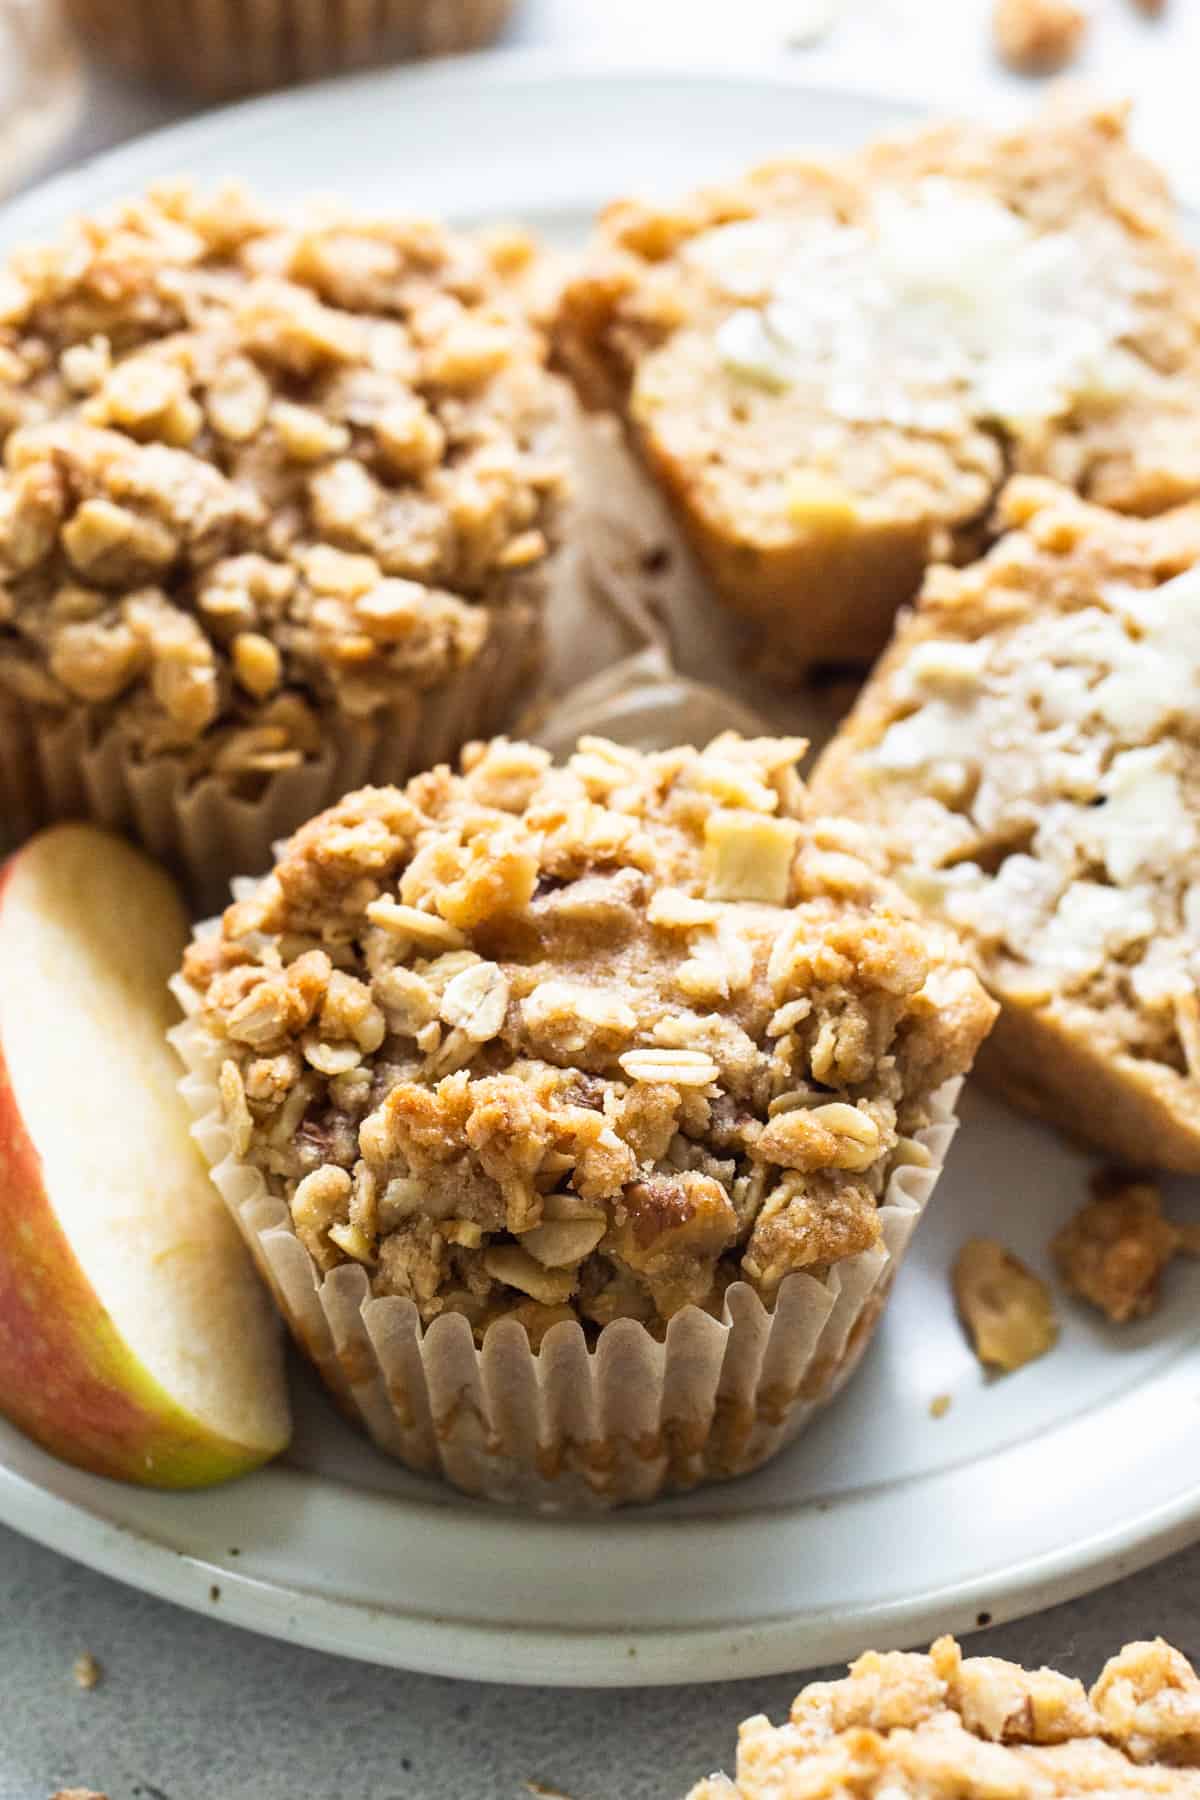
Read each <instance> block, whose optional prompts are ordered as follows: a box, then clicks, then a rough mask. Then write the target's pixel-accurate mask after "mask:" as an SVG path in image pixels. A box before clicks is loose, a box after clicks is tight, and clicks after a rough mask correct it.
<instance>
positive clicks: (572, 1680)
mask: <svg viewBox="0 0 1200 1800" xmlns="http://www.w3.org/2000/svg"><path fill="white" fill-rule="evenodd" d="M629 81H636V82H638V83H640V84H658V85H661V86H663V87H672V86H673V87H679V86H681V85H687V86H694V85H696V84H699V83H712V82H714V81H716V82H719V83H720V84H721V85H726V86H729V87H731V88H734V87H739V86H740V87H742V88H754V87H763V86H767V87H770V88H771V89H772V90H777V91H778V90H783V91H786V92H793V93H796V94H797V95H803V94H805V93H808V94H813V95H816V96H819V97H820V98H821V100H822V101H823V102H824V103H825V104H829V103H830V102H831V101H836V99H837V98H838V97H839V96H844V97H845V98H847V99H851V100H853V101H854V102H856V103H858V104H863V103H866V104H871V103H874V104H876V105H877V106H878V108H879V109H880V111H881V113H885V112H886V113H887V114H888V115H890V116H891V117H892V118H899V117H900V116H902V115H905V116H907V117H908V118H910V119H912V120H914V121H915V120H917V119H919V118H921V117H923V116H925V117H929V116H936V114H937V111H938V109H937V107H936V105H934V104H933V103H930V102H928V101H923V100H921V99H919V98H918V97H916V96H914V95H912V94H909V93H903V92H900V93H894V94H883V93H880V92H879V91H878V89H877V88H874V87H873V86H871V85H870V84H867V83H864V84H862V85H859V84H857V83H855V82H854V81H853V80H847V79H842V78H839V79H838V80H837V81H822V80H820V79H813V78H811V77H810V76H806V74H805V71H804V70H803V68H801V67H791V66H789V65H787V64H786V63H781V62H774V61H771V62H768V61H766V60H764V59H762V58H759V57H750V58H742V59H737V60H734V61H732V62H730V61H728V60H721V61H715V60H712V59H708V58H700V57H696V58H690V59H685V60H681V61H679V62H675V61H674V60H672V61H670V62H665V61H662V60H661V59H655V60H651V61H649V62H639V61H637V60H634V59H632V58H630V57H628V56H624V55H620V54H612V53H608V52H596V51H593V50H590V49H585V50H582V51H577V52H562V51H555V50H542V49H536V48H535V49H528V48H515V49H505V50H498V51H489V52H484V53H480V54H476V55H472V56H465V57H459V58H451V59H444V60H441V61H435V62H431V63H427V64H421V65H416V66H411V67H393V68H390V69H385V70H378V71H372V72H368V73H366V74H352V75H346V76H341V77H338V78H336V79H334V80H331V81H325V82H320V83H314V84H311V85H308V86H305V87H301V88H296V89H289V90H284V91H282V92H279V93H275V94H270V95H267V96H261V97H258V98H252V99H249V100H245V101H241V102H239V103H237V104H235V105H233V106H227V107H222V108H217V109H214V110H211V111H207V112H204V113H201V114H199V115H198V116H196V117H194V118H191V119H187V120H185V121H182V122H177V123H174V124H169V125H167V126H164V127H159V128H157V129H155V130H153V131H150V132H146V133H143V134H141V135H139V136H137V137H135V138H133V139H130V140H129V141H127V142H126V143H123V144H120V145H118V146H116V147H114V148H110V149H108V150H105V151H102V152H100V153H99V154H97V155H94V156H90V157H87V158H85V159H83V160H82V161H81V162H79V163H77V164H75V165H74V166H73V167H72V168H70V169H67V170H63V171H61V172H60V173H58V174H56V175H54V176H51V177H50V178H48V179H46V180H43V181H41V182H37V183H35V184H34V185H32V186H31V187H29V188H27V189H25V190H24V191H22V192H21V193H19V194H17V195H15V196H12V197H10V198H8V199H6V200H5V201H4V203H3V204H2V205H0V239H2V240H3V242H4V243H5V244H6V245H7V244H9V243H11V242H12V241H13V240H14V238H19V237H20V236H22V235H23V234H24V233H25V231H26V229H31V230H36V229H37V228H38V215H39V213H48V214H50V215H51V216H52V217H59V216H61V215H63V214H66V213H70V212H71V211H73V210H74V209H75V208H76V207H77V206H79V205H86V204H89V202H88V199H87V190H88V189H89V188H90V187H94V186H102V187H106V188H108V189H109V190H110V191H111V190H112V189H113V188H116V187H119V186H121V185H126V184H127V185H129V186H130V187H131V188H136V187H139V186H142V185H144V183H145V181H146V179H147V170H146V163H147V160H148V159H154V158H157V159H158V160H159V162H160V163H161V164H162V165H163V166H164V167H178V166H180V165H181V164H185V163H186V161H187V158H188V155H189V154H190V153H191V152H192V150H193V148H194V149H195V150H196V151H200V152H204V153H207V150H208V147H209V146H210V145H211V143H212V140H213V137H214V135H219V134H223V133H226V132H228V133H229V136H230V138H231V139H232V140H233V143H232V148H233V150H234V151H236V148H237V141H236V140H237V139H238V137H239V136H240V135H241V134H242V133H244V132H245V130H246V129H247V127H248V126H250V127H253V128H261V129H262V130H263V132H264V134H268V133H273V132H276V131H278V130H279V129H281V128H282V129H287V128H288V125H289V122H290V121H294V120H298V121H303V120H304V118H305V116H306V115H308V114H309V113H313V112H316V113H319V112H320V110H321V109H322V108H323V107H324V106H326V105H328V104H330V98H331V96H332V97H333V103H334V104H339V103H340V104H342V105H345V104H346V99H345V96H348V95H357V94H362V95H364V96H366V97H370V96H372V95H374V94H376V93H386V92H388V91H389V90H391V91H393V92H394V91H396V90H398V89H403V90H406V91H409V92H412V91H417V92H425V93H433V94H436V93H437V92H438V91H439V89H442V88H445V87H450V88H462V87H463V86H466V87H468V88H469V87H470V86H471V85H472V84H475V83H479V82H483V83H486V84H487V85H489V86H495V85H497V84H501V85H509V86H512V85H517V86H519V85H521V84H523V83H532V84H535V85H539V86H540V85H543V84H546V83H550V82H557V83H562V82H583V83H603V84H613V85H620V84H621V83H627V82H629ZM339 97H340V98H339ZM976 101H978V102H979V103H980V104H981V105H982V107H983V108H984V109H989V107H990V102H989V100H988V99H987V98H983V99H982V100H981V99H980V96H978V95H975V96H973V103H975V102H976ZM91 203H92V204H94V203H95V202H94V201H93V202H91ZM0 1423H2V1422H0ZM9 1429H10V1428H9V1427H7V1425H5V1426H4V1430H5V1431H8V1430H9ZM996 1454H1001V1452H999V1451H998V1452H997V1453H996ZM3 1458H4V1446H3V1441H2V1439H0V1520H2V1521H3V1522H4V1523H5V1524H7V1525H10V1526H11V1527H13V1528H14V1529H15V1530H17V1531H19V1532H21V1533H22V1534H23V1535H25V1536H27V1537H29V1538H31V1539H33V1540H35V1541H36V1542H38V1543H41V1544H44V1545H46V1546H47V1547H48V1548H50V1549H52V1550H55V1551H58V1552H60V1553H61V1554H63V1555H66V1556H68V1557H69V1558H71V1559H72V1560H74V1561H76V1562H79V1563H82V1564H84V1565H85V1566H87V1567H89V1568H92V1569H94V1570H97V1571H99V1572H100V1573H102V1574H105V1575H108V1576H112V1577H114V1578H116V1579H117V1580H119V1581H122V1582H124V1583H125V1584H127V1585H129V1586H131V1587H133V1588H136V1589H140V1590H142V1591H145V1592H149V1593H152V1594H154V1595H156V1596H158V1597H159V1598H162V1599H165V1600H169V1601H172V1602H174V1603H176V1604H179V1605H182V1606H184V1607H187V1608H189V1609H190V1610H192V1611H195V1612H198V1613H201V1614H205V1615H207V1616H209V1617H217V1618H221V1619H224V1620H225V1621H226V1622H228V1623H232V1624H236V1625H238V1626H241V1627H244V1628H247V1629H250V1630H256V1631H258V1632H260V1633H263V1634H266V1635H268V1636H273V1637H277V1638H281V1639H283V1640H285V1641H288V1642H292V1643H298V1644H303V1645H307V1646H309V1647H311V1648H314V1649H318V1650H324V1651H326V1652H333V1653H336V1654H341V1655H344V1656H348V1657H354V1658H358V1659H361V1660H366V1661H371V1662H375V1663H378V1664H383V1665H390V1666H393V1667H398V1668H407V1669H420V1670H423V1671H425V1672H428V1673H432V1674H438V1675H447V1676H457V1677H460V1678H471V1679H476V1680H483V1681H489V1682H505V1683H509V1684H514V1685H538V1686H552V1685H561V1686H566V1685H578V1684H580V1683H586V1684H588V1685H591V1686H595V1687H625V1686H635V1685H637V1686H640V1685H648V1684H650V1683H654V1684H662V1685H678V1684H683V1683H687V1682H693V1681H695V1680H696V1679H697V1678H698V1676H699V1678H701V1679H708V1680H713V1679H730V1680H732V1679H742V1678H746V1677H751V1676H765V1675H769V1674H776V1673H779V1672H781V1671H784V1670H787V1669H789V1668H796V1669H799V1668H803V1667H811V1666H815V1665H816V1664H817V1663H818V1662H829V1661H833V1660H836V1659H837V1658H838V1657H840V1656H842V1655H849V1654H853V1653H854V1652H856V1651H857V1650H859V1649H861V1648H862V1643H863V1632H865V1631H868V1630H869V1635H870V1638H871V1641H872V1642H873V1644H875V1646H876V1647H878V1648H888V1647H898V1646H902V1645H906V1644H909V1643H912V1642H913V1641H914V1638H915V1637H917V1636H919V1635H920V1633H921V1632H922V1631H924V1630H925V1629H926V1628H927V1626H928V1622H929V1619H930V1616H931V1614H933V1613H936V1615H937V1618H938V1624H939V1629H943V1630H954V1631H957V1632H968V1631H971V1630H974V1629H976V1628H977V1625H978V1620H979V1617H980V1616H981V1615H982V1614H985V1613H986V1615H987V1619H988V1622H989V1623H995V1624H999V1623H1001V1622H1002V1621H1004V1620H1009V1619H1014V1618H1018V1617H1021V1616H1024V1615H1027V1614H1029V1613H1032V1612H1036V1611H1040V1610H1042V1609H1043V1608H1044V1607H1047V1606H1051V1605H1054V1604H1057V1603H1059V1602H1062V1601H1066V1600H1070V1599H1074V1598H1076V1597H1077V1596H1078V1595H1080V1594H1083V1593H1086V1592H1088V1591H1090V1590H1091V1589H1093V1588H1095V1587H1097V1586H1099V1585H1102V1584H1103V1583H1105V1582H1107V1581H1110V1580H1114V1579H1116V1578H1117V1577H1118V1576H1120V1575H1124V1574H1129V1573H1132V1572H1134V1571H1136V1570H1139V1569H1142V1568H1145V1567H1146V1566H1148V1565H1149V1564H1150V1563H1152V1562H1155V1561H1157V1560H1158V1559H1159V1558H1161V1557H1163V1556H1166V1555H1169V1554H1170V1553H1171V1552H1172V1551H1174V1550H1177V1549H1180V1548H1182V1547H1183V1546H1184V1545H1186V1544H1187V1543H1189V1542H1192V1541H1194V1540H1195V1539H1196V1538H1197V1537H1198V1536H1200V1474H1198V1475H1197V1477H1196V1479H1195V1480H1194V1481H1193V1483H1192V1484H1191V1485H1190V1486H1189V1487H1188V1488H1186V1489H1185V1490H1184V1491H1182V1492H1181V1493H1179V1494H1178V1495H1176V1496H1174V1497H1173V1498H1171V1499H1166V1500H1162V1501H1160V1502H1157V1503H1155V1504H1153V1505H1151V1506H1149V1507H1148V1508H1143V1509H1142V1510H1141V1511H1139V1512H1137V1513H1136V1515H1135V1516H1133V1517H1132V1518H1130V1517H1128V1516H1127V1517H1126V1518H1125V1519H1124V1520H1123V1521H1122V1522H1120V1523H1119V1524H1116V1525H1112V1526H1110V1527H1108V1528H1107V1529H1098V1530H1096V1531H1093V1532H1092V1533H1091V1534H1090V1535H1085V1536H1084V1537H1083V1538H1082V1539H1079V1540H1077V1541H1072V1542H1069V1543H1068V1544H1066V1545H1065V1546H1063V1547H1062V1548H1060V1549H1058V1550H1056V1551H1052V1552H1036V1553H1034V1554H1031V1555H1029V1556H1027V1557H1025V1558H1023V1559H1018V1560H1017V1561H1016V1562H1010V1563H1009V1565H1008V1566H1007V1567H1006V1568H1005V1570H1004V1572H1003V1576H1002V1580H1003V1588H1002V1591H1001V1592H997V1591H996V1589H995V1587H994V1586H993V1585H992V1581H991V1580H989V1579H987V1578H976V1579H970V1580H966V1581H962V1582H951V1583H949V1584H943V1586H941V1587H939V1588H932V1589H931V1588H930V1587H929V1586H925V1587H924V1588H923V1589H922V1590H921V1591H920V1592H919V1593H918V1594H917V1595H915V1596H909V1597H907V1598H905V1599H902V1600H898V1601H892V1602H884V1603H879V1604H876V1605H874V1606H871V1607H868V1606H864V1605H856V1606H854V1607H853V1608H851V1609H848V1610H845V1611H842V1612H840V1613H839V1614H837V1615H836V1616H835V1615H833V1614H825V1615H818V1614H813V1613H810V1614H804V1615H789V1616H785V1617H781V1618H779V1619H773V1620H768V1621H766V1622H761V1621H760V1622H759V1623H757V1624H744V1625H739V1624H732V1623H721V1624H718V1625H715V1626H713V1625H703V1624H690V1625H674V1626H670V1625H668V1626H660V1627H656V1628H655V1629H654V1630H650V1631H647V1630H643V1631H639V1632H636V1633H633V1634H630V1633H628V1632H622V1631H619V1630H615V1629H610V1628H603V1627H600V1628H598V1627H595V1626H591V1625H589V1626H585V1627H581V1628H579V1629H577V1630H571V1629H570V1628H564V1627H554V1628H551V1627H547V1626H543V1625H537V1624H532V1625H531V1624H529V1623H527V1622H525V1621H522V1620H520V1619H516V1620H514V1621H512V1622H510V1623H508V1624H505V1625H501V1624H498V1623H495V1622H492V1621H488V1620H478V1621H463V1620H456V1619H450V1618H444V1617H433V1616H428V1615H425V1614H422V1613H413V1612H409V1613H403V1612H398V1611H396V1610H394V1609H393V1608H391V1607H387V1606H385V1607H378V1606H370V1605H368V1604H366V1603H365V1602H363V1601H361V1600H358V1599H356V1598H354V1597H352V1596H348V1595H342V1596H333V1595H330V1594H327V1593H322V1592H319V1591H315V1590H313V1589H307V1588H304V1587H302V1586H299V1585H296V1584H291V1585H289V1584H287V1583H285V1582H282V1581H273V1580H270V1579H264V1578H262V1577H259V1576H255V1575H253V1574H251V1573H249V1572H248V1571H243V1570H242V1569H240V1568H238V1567H237V1566H235V1565H231V1564H230V1562H229V1561H228V1560H227V1559H222V1558H213V1559H211V1560H209V1559H206V1558H204V1557H202V1556H198V1555H192V1554H189V1553H188V1552H186V1551H183V1550H180V1549H177V1548H175V1547H173V1546H172V1545H171V1544H170V1543H168V1542H166V1541H164V1540H161V1539H158V1538H156V1537H155V1536H154V1535H153V1533H152V1532H151V1531H150V1530H149V1529H147V1528H145V1527H142V1526H136V1525H135V1526H131V1525H129V1524H128V1523H126V1524H122V1523H121V1522H120V1521H119V1520H117V1519H115V1518H113V1517H111V1516H108V1515H107V1513H106V1509H105V1507H104V1506H103V1504H99V1505H97V1506H96V1507H93V1506H91V1505H88V1504H85V1503H83V1502H81V1501H77V1500H74V1499H72V1498H70V1497H68V1496H67V1495H66V1494H64V1493H63V1492H62V1491H60V1490H61V1488H62V1487H63V1486H66V1485H69V1480H70V1478H72V1477H74V1476H76V1475H77V1473H78V1472H77V1471H73V1470H69V1469H68V1470H67V1471H66V1472H65V1474H64V1472H63V1471H62V1470H61V1468H60V1467H59V1465H57V1464H55V1463H54V1462H53V1460H52V1459H51V1458H49V1457H47V1456H44V1453H42V1452H40V1451H37V1450H36V1448H35V1447H33V1446H29V1447H28V1454H26V1451H25V1447H24V1446H22V1456H21V1460H22V1462H23V1463H29V1462H32V1463H33V1466H34V1467H35V1469H36V1468H37V1466H38V1461H39V1459H43V1460H44V1462H45V1465H46V1470H47V1476H46V1479H45V1480H42V1479H39V1478H38V1476H37V1475H36V1474H27V1473H23V1472H22V1471H21V1469H19V1468H16V1467H13V1466H11V1465H10V1464H9V1463H8V1462H7V1461H4V1460H3ZM56 1476H57V1481H56V1479H55V1478H56ZM246 1479H247V1480H248V1481H250V1482H257V1483H259V1484H260V1485H261V1487H262V1490H263V1493H264V1495H265V1504H266V1505H268V1506H269V1505H270V1499H271V1494H272V1491H273V1490H274V1491H277V1492H282V1491H283V1489H285V1488H294V1486H295V1484H297V1483H300V1484H304V1483H305V1482H311V1480H312V1479H313V1478H312V1477H310V1476H306V1475H305V1474H304V1473H303V1472H302V1471H298V1470H295V1469H292V1468H288V1467H287V1466H286V1465H275V1466H273V1467H268V1468H267V1469H264V1470H262V1471H259V1472H258V1473H257V1474H255V1475H252V1476H250V1477H248V1478H246ZM113 1485H114V1486H115V1484H113ZM239 1485H240V1484H239ZM107 1486H108V1484H106V1483H101V1487H102V1488H107ZM396 1504H397V1505H398V1506H402V1507H403V1508H404V1509H405V1510H409V1509H411V1508H421V1509H425V1508H428V1509H431V1510H436V1511H440V1512H443V1513H444V1512H445V1510H446V1508H445V1506H440V1507H439V1506H438V1505H437V1503H436V1502H435V1501H425V1500H400V1499H399V1498H397V1500H396ZM621 1517H622V1518H623V1520H624V1521H626V1522H631V1521H632V1519H633V1518H634V1515H633V1514H624V1515H621ZM519 1523H521V1524H523V1525H524V1527H525V1529H526V1530H531V1529H534V1528H535V1527H536V1525H537V1524H539V1523H543V1524H544V1523H545V1521H537V1520H534V1519H529V1518H527V1519H524V1520H521V1521H519ZM556 1523H557V1522H552V1528H553V1524H556ZM713 1523H714V1521H713V1520H712V1519H711V1518H702V1517H701V1518H696V1519H692V1520H689V1519H684V1518H657V1519H656V1518H654V1517H653V1516H652V1515H643V1517H642V1518H641V1520H640V1528H641V1529H643V1530H647V1531H649V1532H650V1533H652V1534H654V1535H659V1534H661V1533H663V1532H665V1531H666V1530H668V1529H670V1530H671V1531H673V1532H680V1531H683V1532H687V1531H688V1529H689V1527H698V1526H701V1525H703V1526H705V1527H707V1528H708V1529H709V1530H711V1529H712V1527H713ZM726 1523H728V1524H729V1525H730V1527H731V1528H736V1527H737V1525H738V1524H739V1523H740V1524H741V1527H742V1528H743V1529H744V1528H745V1515H744V1514H743V1515H742V1517H741V1520H740V1521H739V1520H737V1519H734V1520H730V1521H726ZM993 1579H994V1578H993ZM214 1596H215V1598H214ZM868 1619H869V1626H868V1624H867V1622H866V1621H867V1620H868ZM859 1621H862V1627H861V1629H860V1628H859V1623H858V1622H859ZM516 1640H519V1641H520V1644H521V1658H522V1660H521V1661H520V1663H519V1665H517V1666H514V1661H513V1646H514V1641H516ZM585 1650H586V1654H585V1655H583V1656H582V1659H581V1660H580V1653H581V1652H583V1651H585ZM581 1662H582V1666H581Z"/></svg>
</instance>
